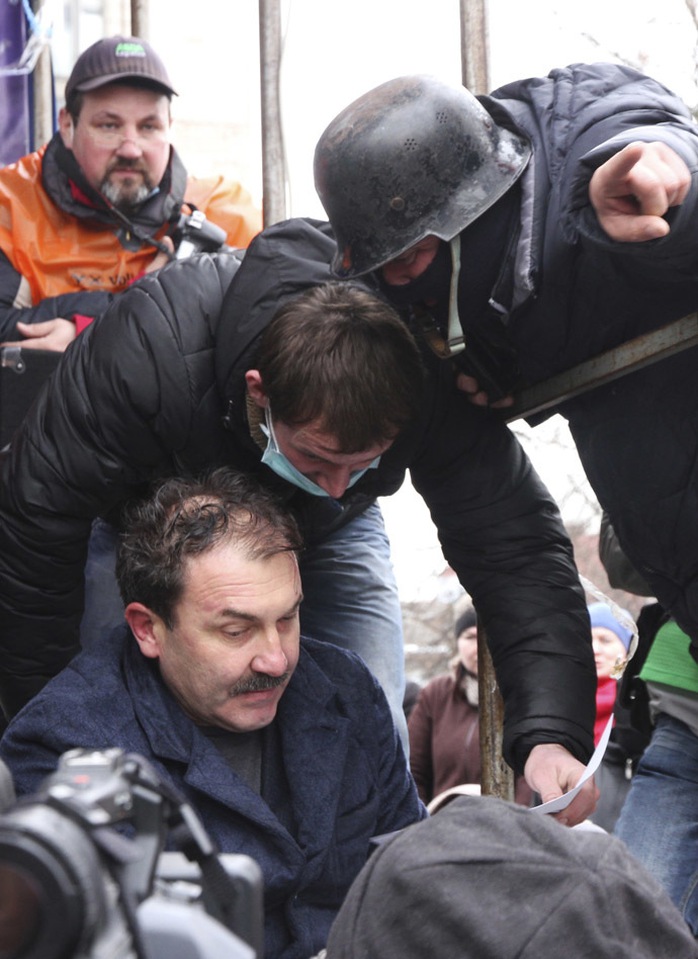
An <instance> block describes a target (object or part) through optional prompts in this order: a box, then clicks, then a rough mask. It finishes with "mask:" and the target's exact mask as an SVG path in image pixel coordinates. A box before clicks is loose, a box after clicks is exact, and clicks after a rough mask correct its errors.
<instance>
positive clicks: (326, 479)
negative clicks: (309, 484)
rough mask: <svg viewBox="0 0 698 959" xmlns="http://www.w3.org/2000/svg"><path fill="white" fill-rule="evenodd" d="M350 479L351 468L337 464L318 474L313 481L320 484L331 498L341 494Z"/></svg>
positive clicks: (338, 496)
mask: <svg viewBox="0 0 698 959" xmlns="http://www.w3.org/2000/svg"><path fill="white" fill-rule="evenodd" d="M350 480H351V470H350V469H349V468H348V467H344V466H338V467H337V468H336V469H333V470H331V471H329V470H328V471H327V472H326V473H323V474H322V475H321V476H319V477H318V478H317V479H316V480H315V482H316V483H317V485H318V486H321V487H322V488H323V489H324V490H325V492H326V493H329V494H330V496H331V497H332V498H333V499H339V498H340V496H343V495H344V493H345V492H346V490H347V487H348V486H349V481H350Z"/></svg>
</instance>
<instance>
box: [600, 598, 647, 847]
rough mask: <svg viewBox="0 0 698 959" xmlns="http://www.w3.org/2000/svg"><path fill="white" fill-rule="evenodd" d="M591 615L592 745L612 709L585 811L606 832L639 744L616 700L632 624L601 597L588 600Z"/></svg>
mask: <svg viewBox="0 0 698 959" xmlns="http://www.w3.org/2000/svg"><path fill="white" fill-rule="evenodd" d="M619 610H620V613H621V614H622V615H623V616H624V617H626V621H627V622H628V623H630V622H632V621H633V616H632V614H631V613H630V612H629V611H628V610H627V609H620V607H619ZM589 618H590V619H591V637H592V644H593V647H594V662H595V663H596V675H597V677H598V678H597V688H596V722H595V724H594V744H595V745H597V744H598V742H599V740H600V739H601V736H602V735H603V731H604V729H605V728H606V724H607V723H608V720H609V719H610V717H611V715H613V714H615V720H614V724H613V730H612V731H611V738H610V740H609V743H608V746H607V747H606V752H605V753H604V757H603V761H602V762H601V765H600V766H599V768H598V770H597V771H596V773H595V779H596V785H597V786H598V788H599V792H600V795H599V800H598V803H597V805H596V809H595V810H594V812H593V813H592V814H591V815H590V817H589V818H590V819H591V820H592V822H595V823H596V825H597V826H601V827H602V828H603V829H605V830H607V831H608V832H612V831H613V828H614V826H615V824H616V820H617V819H618V816H619V814H620V810H621V808H622V806H623V803H624V802H625V797H626V796H627V794H628V791H629V789H630V781H631V779H632V776H633V772H634V770H635V767H636V765H637V762H638V760H639V758H640V756H641V755H642V750H643V748H644V745H645V739H644V737H641V736H638V734H636V733H634V731H633V729H632V725H631V721H630V716H629V714H628V710H627V709H625V708H623V707H622V706H621V705H620V703H619V701H618V688H619V685H618V679H619V678H620V676H621V675H622V669H623V667H624V665H625V663H626V661H627V658H628V649H629V647H630V641H631V640H632V638H633V633H632V629H631V628H630V626H629V625H624V624H623V623H621V622H619V620H618V619H617V618H616V616H614V614H613V612H612V610H611V607H610V606H608V605H607V604H606V603H592V604H591V605H590V606H589Z"/></svg>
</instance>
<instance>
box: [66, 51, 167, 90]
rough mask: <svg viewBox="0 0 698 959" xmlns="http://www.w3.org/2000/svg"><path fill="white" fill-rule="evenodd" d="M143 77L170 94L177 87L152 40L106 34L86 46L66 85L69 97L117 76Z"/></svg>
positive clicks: (142, 79) (112, 80)
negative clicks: (152, 44)
mask: <svg viewBox="0 0 698 959" xmlns="http://www.w3.org/2000/svg"><path fill="white" fill-rule="evenodd" d="M126 79H134V80H141V81H143V83H144V84H145V85H147V86H152V87H153V88H154V89H157V90H162V92H163V93H165V94H167V96H172V95H173V94H174V95H175V96H176V95H177V91H176V90H175V89H174V87H173V86H172V81H171V80H170V78H169V76H168V75H167V70H166V69H165V65H164V63H163V62H162V60H161V59H160V57H159V56H158V55H157V53H156V52H155V51H154V50H153V48H152V47H151V46H150V44H149V43H146V41H145V40H142V39H141V38H140V37H106V38H105V39H104V40H98V41H97V42H96V43H93V44H92V46H91V47H88V48H87V50H84V51H83V52H82V53H81V54H80V56H79V57H78V58H77V60H76V61H75V66H74V67H73V70H72V72H71V74H70V76H69V77H68V82H67V83H66V85H65V99H66V102H68V101H69V99H70V97H71V96H72V95H73V94H74V93H85V92H87V91H88V90H97V89H98V88H99V87H103V86H106V85H107V84H108V83H113V82H114V81H116V80H126Z"/></svg>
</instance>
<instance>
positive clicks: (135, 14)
mask: <svg viewBox="0 0 698 959" xmlns="http://www.w3.org/2000/svg"><path fill="white" fill-rule="evenodd" d="M149 35H150V19H149V10H148V0H131V36H132V37H140V38H141V39H142V40H148V39H149Z"/></svg>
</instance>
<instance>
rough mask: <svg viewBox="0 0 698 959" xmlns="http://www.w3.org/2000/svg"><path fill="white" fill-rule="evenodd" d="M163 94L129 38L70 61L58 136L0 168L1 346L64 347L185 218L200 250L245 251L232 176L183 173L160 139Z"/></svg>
mask: <svg viewBox="0 0 698 959" xmlns="http://www.w3.org/2000/svg"><path fill="white" fill-rule="evenodd" d="M174 94H175V90H174V87H173V86H172V81H171V80H170V78H169V76H168V73H167V70H166V69H165V66H164V64H163V63H162V60H161V59H160V57H159V56H158V55H157V54H156V53H155V51H154V50H153V49H152V47H150V46H149V45H148V44H147V43H145V41H143V40H141V39H139V38H137V37H122V36H116V37H109V38H106V39H103V40H99V41H97V43H94V44H93V45H92V46H91V47H89V48H88V49H87V50H85V51H84V52H83V53H82V54H81V55H80V57H78V60H77V61H76V63H75V66H74V67H73V71H72V73H71V75H70V77H69V78H68V81H67V83H66V87H65V106H64V107H63V108H62V109H61V111H60V113H59V119H58V132H57V133H56V134H55V135H54V137H53V138H52V139H51V141H50V142H49V143H48V144H47V145H46V146H44V147H42V148H41V149H40V150H38V151H37V152H35V153H32V154H30V155H29V156H25V157H22V158H21V159H19V160H18V161H17V162H16V163H14V164H10V165H9V166H7V167H5V168H4V169H3V170H0V341H5V342H6V343H7V342H11V343H13V344H18V345H21V346H22V347H24V348H35V349H36V348H40V349H48V350H56V351H62V350H64V349H65V348H66V346H67V345H68V344H69V343H70V342H72V340H73V339H75V337H76V336H77V335H78V334H79V333H80V332H81V331H82V330H83V329H84V327H85V326H86V325H88V324H89V323H90V322H92V320H93V319H94V318H95V317H97V316H100V315H101V314H102V313H103V312H104V311H105V309H106V308H107V306H108V305H109V303H110V301H111V300H112V298H113V297H114V295H115V294H118V293H120V292H121V291H122V290H124V289H126V288H127V287H128V286H129V285H130V284H131V283H132V282H133V281H134V280H135V279H137V278H138V277H139V276H141V275H143V274H144V273H150V272H152V271H154V270H156V269H158V268H159V267H160V266H164V264H165V263H166V262H167V261H168V259H170V258H171V257H172V256H173V254H174V251H177V255H182V253H183V251H184V250H185V249H188V246H187V245H186V243H185V244H184V245H182V239H183V238H184V239H185V240H187V239H188V235H187V226H188V224H189V222H190V221H189V220H188V218H189V217H190V216H192V214H194V216H195V221H194V223H193V224H192V230H190V231H189V232H190V233H192V234H193V233H194V232H195V234H196V236H197V242H198V243H199V244H200V245H201V244H203V240H202V238H203V237H206V238H207V242H208V243H209V244H210V245H207V246H205V247H203V246H202V248H206V249H213V248H214V247H219V246H220V245H221V243H223V242H227V243H228V244H229V245H230V246H233V247H246V246H247V244H248V243H249V241H250V240H251V239H252V237H253V236H254V235H255V234H256V233H257V232H258V231H259V229H260V228H261V215H260V213H259V211H258V210H257V209H256V208H255V207H254V206H253V205H252V202H251V200H250V197H249V196H248V195H247V194H246V192H245V191H244V190H243V189H242V188H241V186H240V184H239V183H236V182H234V181H224V180H223V179H222V178H212V179H206V180H197V179H195V178H192V177H188V176H187V172H186V170H185V168H184V166H183V164H182V161H181V160H180V158H179V156H178V154H177V153H176V151H175V149H174V147H173V146H172V145H171V142H170V133H171V124H172V121H171V116H170V101H171V99H172V96H173V95H174ZM203 214H205V215H206V216H205V217H204V218H203V220H199V219H198V218H199V217H201V216H203ZM206 217H208V219H209V220H210V221H211V222H210V223H207V221H206ZM202 223H203V227H202V225H201V224H202ZM194 227H195V229H194ZM209 235H210V239H209Z"/></svg>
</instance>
